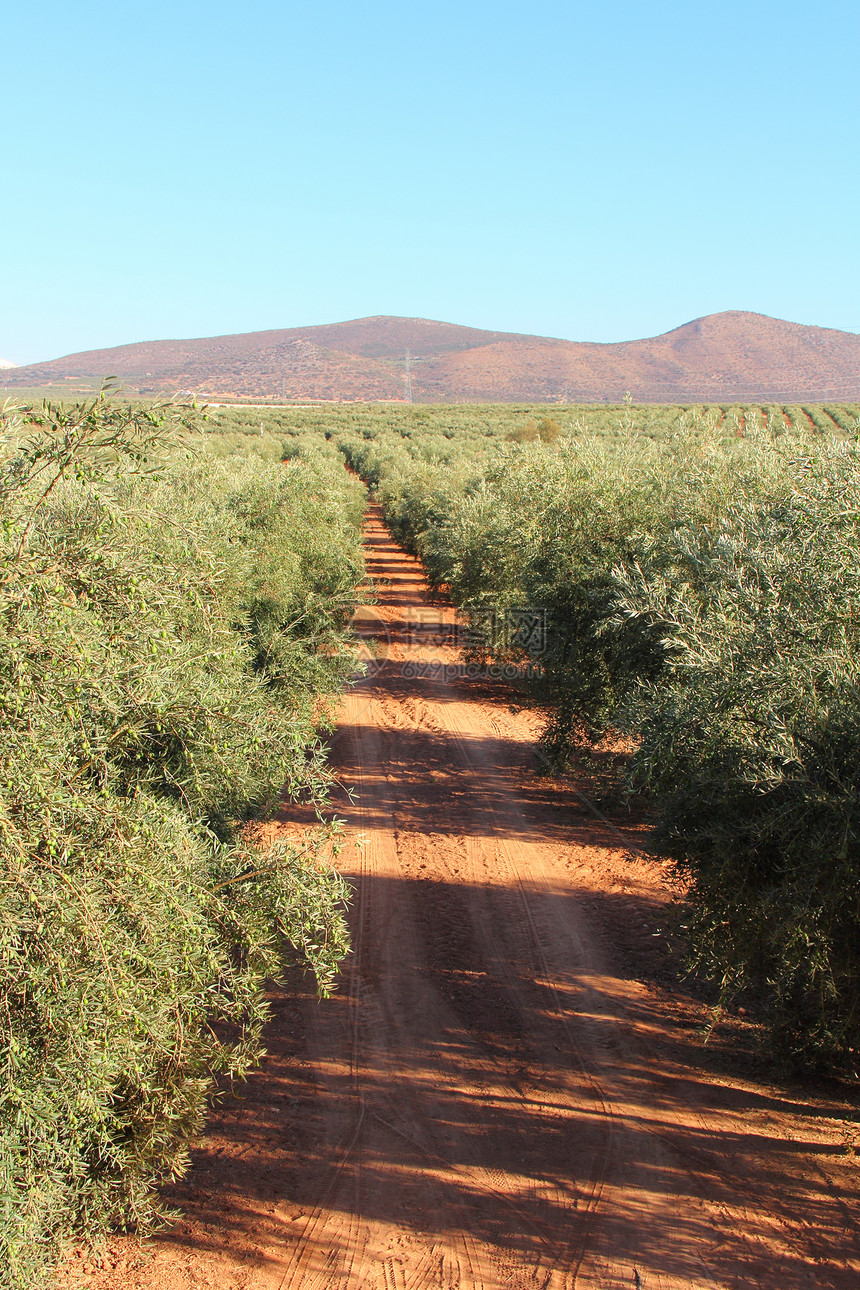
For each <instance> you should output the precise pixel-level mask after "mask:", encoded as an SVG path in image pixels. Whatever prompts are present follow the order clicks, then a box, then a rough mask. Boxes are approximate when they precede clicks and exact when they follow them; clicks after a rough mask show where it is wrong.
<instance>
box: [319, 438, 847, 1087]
mask: <svg viewBox="0 0 860 1290" xmlns="http://www.w3.org/2000/svg"><path fill="white" fill-rule="evenodd" d="M846 427H847V428H848V429H850V428H851V425H850V424H849V423H846ZM853 428H854V430H855V437H848V436H843V437H842V438H836V437H834V436H824V435H820V434H817V433H814V432H813V430H812V428H811V427H807V429H806V431H803V430H799V429H798V428H797V426H796V425H795V427H792V426H790V425H789V424H788V422H787V419H786V418H785V417H784V416H781V417H780V419H779V424H778V425H777V424H776V423H775V421H774V417H773V416H771V417H770V418H769V419H768V418H766V417H765V416H764V415H761V416H760V417H757V418H756V417H753V416H749V417H747V418H745V421H744V425H743V429H744V430H745V433H744V435H743V436H728V437H726V436H725V435H722V434H720V433H718V427H716V425H715V422H714V419H713V417H711V416H709V415H708V414H700V415H693V416H691V417H690V419H689V420H688V422H687V423H686V425H682V426H681V432H680V433H679V434H678V435H677V436H676V437H675V438H674V439H672V438H670V439H668V440H667V441H665V442H664V443H663V444H658V443H655V442H654V441H653V440H652V439H650V438H649V437H648V436H647V435H637V434H636V432H635V426H634V427H633V430H632V431H631V433H629V434H628V435H627V436H626V437H625V438H624V439H623V440H621V441H619V442H612V443H609V442H608V441H607V439H606V437H605V436H601V437H589V436H587V435H578V436H567V437H565V438H563V439H562V440H561V441H560V442H559V443H558V444H556V445H552V446H550V445H545V444H541V443H538V442H535V443H531V444H524V445H511V444H504V443H502V442H501V441H499V440H497V446H496V448H495V451H494V452H490V453H484V454H483V455H482V456H477V457H474V458H473V459H471V460H470V458H469V456H468V454H466V455H459V454H458V453H457V452H456V451H452V452H451V454H450V455H449V457H448V459H447V461H437V462H435V463H434V462H430V461H428V460H427V459H426V455H425V454H422V452H421V440H420V437H418V436H417V435H413V436H411V437H407V436H405V435H404V434H403V433H402V432H401V433H377V434H375V435H358V434H356V433H354V432H353V433H349V432H347V433H342V434H341V436H340V439H339V442H340V445H341V448H342V450H343V451H344V452H345V454H346V456H347V458H348V460H349V461H350V462H351V463H352V464H353V465H354V467H355V468H356V469H357V470H359V471H360V473H361V474H362V475H363V476H364V477H365V479H367V480H368V481H369V482H370V483H371V484H372V485H373V486H374V489H375V491H376V494H377V496H378V498H379V500H380V502H381V503H382V505H383V507H384V511H385V514H386V516H387V518H388V521H389V523H390V525H391V527H392V528H393V530H394V531H395V533H397V534H398V536H399V537H400V538H401V539H402V540H403V541H405V542H406V544H407V545H408V546H409V547H410V549H411V550H413V551H415V552H416V553H418V554H419V555H420V556H421V557H422V559H423V561H424V563H425V566H426V568H427V571H428V574H429V577H430V579H431V581H432V582H433V583H434V584H435V585H436V586H438V587H441V586H444V587H446V588H448V590H449V591H450V594H451V595H452V597H453V599H454V600H455V602H456V603H457V604H459V605H461V606H463V607H464V608H466V609H480V608H482V607H486V606H488V605H494V606H522V605H533V606H541V607H543V608H545V609H546V610H547V629H548V630H547V638H546V650H545V653H544V654H543V655H542V657H541V659H540V663H541V664H542V667H541V669H540V672H539V675H538V677H537V679H536V680H535V681H534V682H533V685H534V688H535V692H536V694H537V696H538V697H539V698H540V699H541V700H542V702H543V703H544V704H545V705H546V708H547V713H548V723H547V729H546V734H545V742H546V745H547V750H548V752H549V754H550V755H551V756H552V757H553V758H554V760H555V761H556V762H557V763H559V764H563V763H564V762H565V760H566V758H567V757H568V756H569V755H570V753H571V751H572V750H573V749H575V748H576V746H577V745H578V744H580V745H581V744H582V743H588V742H589V741H592V740H594V739H596V738H599V737H600V736H601V735H603V734H605V733H606V732H611V731H616V732H623V733H625V734H627V735H628V736H629V737H631V738H632V740H633V743H634V745H635V747H636V749H637V751H636V752H635V754H634V756H633V758H632V761H631V766H630V777H631V784H632V785H634V786H638V787H639V788H640V789H646V790H647V791H648V793H649V794H650V798H651V801H652V803H653V805H654V807H655V809H656V812H657V824H656V829H655V834H654V845H655V846H656V847H658V848H659V849H660V851H661V852H662V853H663V854H667V855H669V856H671V857H673V858H674V860H675V863H676V865H677V868H678V871H679V873H680V874H681V875H682V876H683V878H684V881H685V884H686V892H687V895H686V900H687V904H688V914H689V917H688V919H687V920H685V921H687V922H689V924H690V929H691V931H690V935H691V943H692V954H693V959H694V961H695V963H696V964H697V966H698V968H699V969H700V970H702V971H703V972H705V973H706V974H707V975H709V976H710V977H711V978H713V979H714V980H716V982H717V983H718V984H719V986H720V990H721V994H722V997H723V999H724V1000H728V999H730V998H731V997H732V996H736V995H737V993H738V992H740V991H745V990H746V991H749V990H753V991H755V992H756V994H757V995H758V997H759V999H760V1000H761V1003H762V1008H763V1015H764V1017H765V1019H766V1022H767V1025H768V1027H769V1030H770V1034H771V1036H772V1039H773V1042H774V1045H775V1048H776V1050H777V1051H778V1052H779V1053H780V1054H781V1055H782V1056H783V1058H785V1059H786V1060H788V1061H790V1062H792V1063H794V1064H796V1065H801V1066H802V1065H807V1066H811V1065H816V1064H822V1063H824V1064H827V1063H836V1064H839V1063H842V1062H845V1061H848V1062H851V1061H853V1052H854V1050H856V1049H857V1048H858V1047H860V1008H858V1001H860V837H858V831H860V639H858V631H860V629H858V616H857V614H856V612H855V610H856V606H857V604H858V600H860V527H858V526H860V448H858V443H857V439H856V429H857V422H856V420H855V421H854V422H853ZM494 621H498V619H497V618H494V617H493V616H488V615H483V616H480V622H481V623H487V622H490V623H492V622H494ZM485 645H486V648H487V649H488V650H489V651H491V652H493V651H495V652H496V653H497V654H499V655H500V656H501V659H506V660H507V661H511V651H513V653H514V655H515V654H516V650H517V646H516V644H515V643H514V644H513V645H512V644H511V642H510V640H509V639H507V638H504V637H500V638H498V639H493V638H492V637H488V638H487V639H486V641H485ZM504 651H507V652H508V653H507V654H505V653H504ZM513 661H517V660H516V658H514V659H513ZM519 661H530V660H529V659H528V658H527V657H526V656H525V655H523V657H522V658H521V659H520V660H519ZM531 661H532V662H533V661H534V660H531Z"/></svg>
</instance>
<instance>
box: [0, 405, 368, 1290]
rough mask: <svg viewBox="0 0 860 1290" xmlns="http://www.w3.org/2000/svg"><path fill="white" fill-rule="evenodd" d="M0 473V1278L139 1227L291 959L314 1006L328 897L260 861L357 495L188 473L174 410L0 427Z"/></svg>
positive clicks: (341, 579)
mask: <svg viewBox="0 0 860 1290" xmlns="http://www.w3.org/2000/svg"><path fill="white" fill-rule="evenodd" d="M5 428H6V431H7V447H6V452H5V454H4V456H3V458H2V473H0V503H1V504H2V522H3V530H2V547H0V633H2V636H3V649H2V653H0V670H2V685H0V696H2V697H0V722H2V732H3V739H2V744H0V864H2V878H3V881H2V896H0V900H2V913H0V927H2V932H0V964H2V975H0V1003H1V1004H2V1015H3V1018H4V1021H3V1049H2V1053H0V1061H2V1063H3V1092H2V1100H0V1252H2V1253H0V1285H2V1286H6V1287H10V1288H11V1287H14V1288H15V1290H19V1288H20V1290H23V1287H32V1286H34V1285H36V1284H38V1283H40V1280H41V1278H42V1276H43V1274H44V1272H45V1269H47V1268H49V1267H50V1264H51V1263H52V1261H53V1260H54V1259H55V1258H56V1257H57V1256H58V1254H59V1253H60V1251H61V1249H62V1245H63V1241H64V1239H66V1238H67V1237H68V1235H69V1234H71V1233H78V1234H79V1233H84V1234H89V1235H96V1234H98V1233H99V1232H101V1231H104V1230H105V1229H106V1228H107V1227H109V1226H114V1225H120V1226H141V1225H142V1226H144V1227H145V1226H147V1225H149V1224H151V1223H152V1222H153V1221H155V1220H156V1219H157V1216H158V1213H159V1205H158V1200H157V1194H156V1190H155V1189H156V1188H157V1186H158V1184H159V1183H161V1182H162V1181H164V1180H165V1179H167V1178H169V1177H171V1176H174V1175H175V1174H176V1173H177V1172H181V1171H182V1169H183V1168H184V1166H185V1163H186V1159H187V1144H188V1141H189V1138H190V1137H191V1136H192V1135H193V1134H194V1133H195V1132H196V1131H197V1130H198V1129H199V1128H200V1126H201V1123H202V1119H203V1116H204V1113H205V1107H206V1102H207V1098H208V1097H209V1095H210V1094H211V1092H212V1091H213V1088H214V1086H215V1085H214V1081H215V1080H216V1078H217V1077H219V1076H223V1075H230V1076H241V1075H242V1074H244V1073H245V1072H246V1071H247V1070H248V1068H249V1066H250V1065H251V1064H252V1063H253V1062H254V1060H255V1059H256V1057H257V1056H258V1055H259V1052H260V1031H261V1026H262V1024H263V1022H264V1020H265V1017H266V1004H265V999H264V993H263V990H264V984H265V981H266V979H267V978H269V977H271V976H276V975H277V974H278V972H279V971H280V970H281V967H282V965H283V964H284V963H285V962H286V961H295V962H299V963H302V964H305V965H306V966H307V967H308V968H309V969H310V970H312V971H313V972H314V973H315V974H316V977H317V981H318V984H319V987H320V989H321V991H323V992H326V991H328V990H330V989H331V988H332V985H333V981H334V976H335V973H336V968H337V964H338V961H339V959H340V958H341V957H342V955H343V953H344V952H345V950H346V947H347V940H346V927H345V922H344V917H343V903H344V900H345V898H346V894H347V893H346V890H345V888H344V885H343V883H342V881H341V880H340V878H339V877H338V876H337V875H336V874H335V873H334V872H333V871H332V870H330V869H328V868H327V867H326V866H325V865H324V864H322V862H321V856H322V848H323V846H324V845H325V844H326V842H330V841H331V840H332V838H333V836H335V837H336V829H333V827H329V828H328V829H327V830H326V829H321V830H320V833H319V837H318V839H317V841H316V842H315V843H314V844H311V843H308V844H307V845H306V846H304V847H302V846H299V845H298V844H297V845H293V846H289V845H286V844H283V843H279V844H276V845H274V846H271V847H269V848H266V849H263V848H257V847H254V846H251V845H250V844H249V843H248V842H247V841H246V840H244V833H243V825H244V824H245V823H246V822H247V821H250V820H254V819H257V818H259V817H260V816H261V814H263V813H264V812H265V811H266V810H268V809H269V808H270V806H271V805H272V804H273V803H275V802H277V801H278V800H279V797H280V795H281V792H282V790H283V787H284V784H285V783H286V785H287V788H288V791H289V792H290V793H291V794H292V795H293V796H295V797H301V798H303V799H304V800H307V801H310V802H315V803H317V804H319V805H322V804H323V803H324V802H325V798H326V793H327V786H328V778H327V775H326V771H325V766H324V752H325V749H324V746H323V744H322V742H321V739H320V735H319V733H318V731H319V727H320V723H324V722H325V719H326V702H327V699H328V698H329V697H333V696H334V695H335V694H336V693H337V692H338V690H339V689H340V687H341V686H342V684H343V683H344V681H345V679H346V678H347V676H348V675H349V673H350V671H351V670H352V668H353V666H354V664H353V657H352V650H351V646H350V644H349V641H348V635H347V625H348V621H349V617H350V612H351V606H352V604H353V602H354V597H355V588H356V584H357V583H358V581H359V580H360V579H361V576H362V560H361V553H360V546H359V542H360V536H359V531H358V521H359V519H360V511H361V496H362V489H361V488H360V486H359V485H358V484H357V482H356V481H355V480H353V479H350V478H349V477H348V476H347V475H346V474H345V472H344V471H343V469H342V467H340V466H338V465H337V463H336V462H334V461H333V460H332V457H331V455H330V454H326V453H320V454H318V456H317V457H316V458H315V457H313V456H312V455H310V454H305V455H303V456H302V457H301V458H299V459H296V460H294V461H293V462H292V463H291V464H290V465H289V466H287V467H284V466H282V465H280V464H276V465H272V464H267V463H266V462H265V461H261V460H259V459H254V458H251V457H248V456H234V455H226V456H218V455H213V454H211V453H210V452H209V451H208V450H207V441H206V440H201V441H200V444H199V448H200V452H199V455H198V456H197V457H189V455H188V454H187V453H186V452H180V451H179V450H178V449H177V448H176V447H175V446H173V447H171V446H170V445H169V443H168V436H166V432H167V431H172V432H173V438H174V440H175V439H176V436H182V437H184V438H185V439H186V440H187V439H188V436H198V437H199V430H198V429H197V428H196V427H195V425H194V424H193V418H191V417H190V416H189V415H188V414H179V413H177V412H176V411H174V410H172V409H170V408H151V409H149V410H146V411H143V410H141V409H134V408H129V407H117V406H116V405H114V404H113V403H112V402H111V401H110V400H108V399H107V398H105V397H104V396H101V397H99V398H98V399H96V400H94V401H92V402H91V403H89V404H86V405H79V406H77V407H75V408H62V409H60V408H56V407H50V406H46V407H44V408H42V409H39V410H36V409H26V410H22V411H19V412H15V411H14V410H9V409H7V411H6V414H5Z"/></svg>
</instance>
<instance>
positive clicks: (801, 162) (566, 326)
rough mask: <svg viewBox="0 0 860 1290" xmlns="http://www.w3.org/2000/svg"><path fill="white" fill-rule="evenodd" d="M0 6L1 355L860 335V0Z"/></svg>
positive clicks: (28, 357)
mask: <svg viewBox="0 0 860 1290" xmlns="http://www.w3.org/2000/svg"><path fill="white" fill-rule="evenodd" d="M0 30H2V44H3V56H2V77H0V86H2V104H3V109H2V119H3V126H2V139H3V145H2V151H0V157H2V165H3V173H4V177H5V183H4V191H3V194H2V201H0V212H2V213H0V256H2V260H0V300H2V307H0V358H6V359H9V360H13V361H16V362H19V363H20V362H32V361H36V360H39V359H46V358H54V357H58V356H59V355H61V354H66V353H69V352H72V351H75V350H81V349H91V348H97V347H102V346H107V345H117V344H122V343H125V342H128V341H136V340H147V339H160V338H167V337H185V336H206V335H217V334H220V333H225V332H241V331H256V330H261V329H264V328H270V327H293V326H303V325H307V324H312V323H323V322H337V321H341V320H343V319H347V318H357V317H362V316H365V315H370V314H404V315H409V316H420V317H425V318H438V319H442V320H444V321H447V322H459V323H465V324H469V325H471V326H478V327H488V328H493V329H501V330H506V331H524V332H535V333H539V334H543V335H551V336H562V337H566V338H568V339H571V340H600V341H606V340H627V339H632V338H633V337H636V336H649V335H655V334H657V333H659V332H662V331H666V330H668V329H669V328H671V327H674V326H677V325H680V324H681V323H683V322H686V321H688V320H689V319H691V318H695V317H697V316H700V315H702V314H707V313H713V312H716V311H718V310H722V309H750V310H755V311H757V312H760V313H767V314H772V315H774V316H776V317H780V318H787V319H790V320H791V321H794V322H803V323H816V324H818V325H821V326H827V327H838V328H842V329H845V330H848V331H855V332H856V331H860V247H858V241H860V238H858V234H860V201H858V197H860V192H859V191H858V189H860V184H858V170H860V131H858V119H860V97H858V92H857V77H856V69H857V62H858V53H860V42H858V37H860V5H858V4H857V2H856V0H844V2H843V0H819V3H816V4H811V3H809V2H808V0H807V2H805V3H799V2H798V0H778V2H775V0H721V2H717V3H715V2H714V0H711V3H701V0H683V2H678V0H602V2H601V3H588V4H585V3H581V2H580V0H566V2H559V0H492V3H490V2H489V0H459V3H452V2H451V0H435V3H433V4H428V3H424V2H423V0H411V2H410V0H399V3H393V2H391V0H350V2H347V0H302V3H296V2H295V0H281V2H280V3H270V2H269V0H245V2H244V3H241V4H224V3H221V2H220V0H206V2H205V3H203V2H202V0H171V3H169V4H168V3H163V2H162V0H147V3H145V4H143V3H139V0H125V3H123V4H117V3H116V0H111V3H110V4H108V3H101V2H96V3H93V2H92V0H79V3H76V4H70V3H68V0H63V3H57V2H55V0H50V2H48V3H38V0H34V3H33V4H32V5H30V6H28V7H25V6H24V5H23V4H19V5H17V6H14V8H13V7H12V6H9V7H8V8H7V9H6V12H5V15H4V18H3V22H2V28H0Z"/></svg>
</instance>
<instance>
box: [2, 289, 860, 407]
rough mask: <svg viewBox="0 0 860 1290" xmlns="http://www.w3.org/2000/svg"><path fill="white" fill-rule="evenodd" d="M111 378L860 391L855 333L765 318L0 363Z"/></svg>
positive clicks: (208, 342)
mask: <svg viewBox="0 0 860 1290" xmlns="http://www.w3.org/2000/svg"><path fill="white" fill-rule="evenodd" d="M106 374H111V375H115V376H118V377H120V379H121V380H122V381H123V382H124V383H125V384H126V386H127V387H128V388H129V389H130V390H132V391H137V392H139V393H141V394H151V393H160V392H175V391H179V390H188V391H192V390H193V391H194V392H195V393H197V394H198V395H200V396H204V397H206V398H209V399H218V398H231V397H232V398H248V399H258V398H265V399H284V400H293V401H294V400H297V399H298V400H302V399H311V400H316V399H323V400H325V399H331V400H367V401H371V400H376V399H404V398H406V397H408V393H409V387H410V383H411V391H412V396H413V398H414V399H415V400H416V401H418V402H442V403H449V402H450V403H455V402H456V403H459V402H480V403H495V402H499V403H506V402H521V403H536V402H559V401H565V402H583V403H599V402H604V401H607V402H618V401H620V400H621V399H622V398H623V396H624V394H625V392H627V391H629V392H630V393H631V395H632V397H633V400H634V402H638V403H677V402H681V403H689V402H704V403H707V402H712V403H727V402H731V403H735V402H739V403H758V402H771V401H773V402H780V403H791V402H820V401H835V402H840V401H842V402H846V401H848V402H853V401H857V400H860V336H857V335H855V334H854V333H852V332H843V331H835V330H832V329H829V328H824V327H809V326H804V325H801V324H799V323H790V322H783V321H781V320H780V319H777V318H769V317H767V316H766V315H764V314H755V313H745V312H741V311H730V312H727V313H719V314H709V315H707V316H706V317H704V318H697V319H695V320H694V321H693V322H688V323H685V324H684V325H683V326H682V327H677V328H675V329H674V330H673V331H669V332H666V333H664V334H663V335H661V336H654V337H650V338H647V339H642V340H631V341H622V342H619V343H615V344H598V343H592V342H581V341H568V340H557V339H552V338H550V337H545V336H524V335H517V334H514V333H510V332H494V331H481V330H479V329H477V328H473V327H461V326H457V325H455V324H453V323H443V322H434V321H432V320H429V319H425V318H392V317H376V318H359V319H355V320H354V321H351V322H343V323H333V324H328V325H323V326H318V327H294V328H290V329H285V330H277V331H262V332H247V333H243V334H240V335H236V336H214V337H206V338H201V339H198V340H159V341H142V342H139V343H137V344H133V345H120V346H116V347H114V348H112V349H98V350H88V351H87V352H85V353H81V354H70V355H68V356H66V357H65V358H57V359H53V360H51V361H49V362H45V363H32V364H30V365H28V366H26V367H17V368H13V369H9V370H8V371H4V373H3V384H4V385H5V386H6V388H7V389H9V390H14V389H15V388H17V387H27V386H44V385H48V384H55V383H57V382H62V381H91V382H92V381H98V380H100V379H101V378H102V377H103V376H104V375H106Z"/></svg>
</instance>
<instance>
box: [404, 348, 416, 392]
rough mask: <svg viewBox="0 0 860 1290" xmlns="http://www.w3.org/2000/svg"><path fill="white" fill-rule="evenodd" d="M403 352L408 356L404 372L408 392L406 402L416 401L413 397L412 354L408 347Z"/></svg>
mask: <svg viewBox="0 0 860 1290" xmlns="http://www.w3.org/2000/svg"><path fill="white" fill-rule="evenodd" d="M403 352H404V355H405V357H406V370H405V372H404V373H403V388H404V391H405V394H406V402H407V403H414V402H415V400H414V399H413V397H412V355H411V354H410V353H409V350H408V349H406V350H404V351H403Z"/></svg>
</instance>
